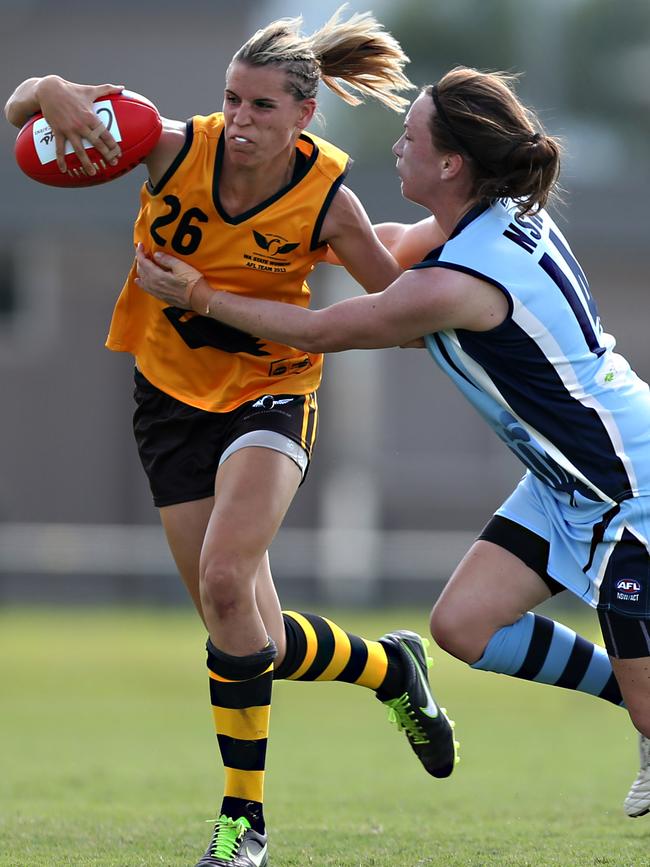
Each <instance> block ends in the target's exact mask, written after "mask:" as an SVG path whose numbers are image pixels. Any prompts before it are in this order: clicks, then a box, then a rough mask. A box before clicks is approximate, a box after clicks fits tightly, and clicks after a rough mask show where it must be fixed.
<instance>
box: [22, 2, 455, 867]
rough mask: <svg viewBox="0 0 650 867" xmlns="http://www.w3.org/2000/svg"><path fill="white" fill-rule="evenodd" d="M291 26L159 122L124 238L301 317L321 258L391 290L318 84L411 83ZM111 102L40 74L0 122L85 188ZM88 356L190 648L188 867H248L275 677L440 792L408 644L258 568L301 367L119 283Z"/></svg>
mask: <svg viewBox="0 0 650 867" xmlns="http://www.w3.org/2000/svg"><path fill="white" fill-rule="evenodd" d="M300 23H301V22H300V19H283V20H280V21H276V22H273V23H272V24H270V25H268V26H267V27H265V28H264V29H263V30H260V31H258V32H257V33H256V34H255V35H254V36H253V37H252V38H251V39H250V40H248V42H246V43H245V45H243V46H242V47H241V48H240V49H239V51H237V53H236V54H235V56H234V57H233V60H232V62H231V64H230V66H229V68H228V71H227V76H226V87H225V95H224V104H223V112H217V113H213V114H209V115H207V116H205V117H193V118H191V119H190V121H188V122H187V123H185V122H179V121H174V120H165V121H164V125H163V133H162V137H161V139H160V141H159V143H158V144H157V145H156V147H155V148H154V149H153V150H152V152H151V153H150V155H149V156H148V158H147V160H146V163H147V168H148V172H149V180H148V181H147V183H145V185H144V186H143V188H142V192H141V210H140V214H139V216H138V219H137V222H136V225H135V233H134V237H135V241H136V243H137V244H138V245H139V247H140V249H143V250H145V251H146V253H147V254H148V255H154V254H155V253H156V252H160V251H165V252H168V253H172V254H173V255H175V256H177V257H179V258H181V259H183V260H184V261H186V262H187V263H188V264H190V265H192V266H194V267H196V268H197V269H199V270H200V271H202V272H203V273H205V274H206V275H208V276H209V279H210V280H211V281H212V282H214V283H215V284H216V285H219V286H220V287H222V288H224V289H228V290H229V291H231V292H234V293H239V294H241V295H247V296H252V297H257V298H265V299H276V300H280V301H285V302H289V303H291V304H294V305H298V306H301V307H305V306H307V305H308V303H309V287H308V286H307V283H306V282H305V281H306V277H307V276H308V274H309V272H310V271H311V269H312V268H313V266H314V265H315V264H317V263H318V262H319V261H322V260H323V259H324V258H325V256H326V255H328V253H329V251H332V253H333V254H335V256H336V257H337V258H338V260H339V261H340V262H341V263H343V264H344V265H345V267H346V268H347V269H348V271H349V272H350V273H351V274H352V275H353V276H354V277H355V278H356V279H357V280H358V282H359V283H361V285H362V286H363V287H364V289H366V291H368V292H377V291H380V290H382V289H384V288H385V287H386V286H387V285H389V284H390V283H391V282H392V281H393V280H394V279H395V278H396V277H397V276H398V274H399V273H400V266H399V265H398V264H397V262H396V260H395V259H394V258H393V257H392V256H391V255H390V254H389V253H388V252H387V250H386V248H385V247H384V246H383V245H382V243H381V242H380V240H379V238H378V236H377V235H376V233H375V231H374V230H373V228H372V226H371V225H370V221H369V220H368V217H367V215H366V213H365V211H364V209H363V207H362V206H361V204H360V203H359V201H358V199H357V198H356V197H355V196H354V194H353V193H352V192H351V191H350V190H349V189H347V188H346V187H345V186H343V184H342V181H343V179H344V177H345V174H346V171H347V168H348V157H347V155H346V154H345V153H343V152H342V151H340V150H339V149H338V148H336V147H335V146H334V145H332V144H329V143H328V142H326V141H324V140H322V139H320V138H318V137H317V136H315V135H313V134H310V133H307V132H306V131H305V130H306V128H307V126H308V125H309V123H310V121H311V120H312V118H313V116H314V113H315V111H316V92H317V88H318V84H319V82H320V81H321V80H322V81H324V83H325V84H326V85H327V86H328V87H330V88H331V89H332V90H333V91H334V92H335V93H337V94H338V95H339V96H340V97H341V98H342V99H344V100H345V101H346V102H348V103H351V104H356V103H358V102H359V101H361V100H360V98H359V97H361V98H363V97H364V96H371V97H375V98H377V99H378V100H379V101H380V102H382V103H384V104H385V105H386V106H388V107H389V108H391V109H394V110H396V111H401V110H403V108H404V107H405V105H406V100H405V99H404V98H402V97H401V96H400V95H399V93H400V91H403V90H405V89H408V88H409V87H411V84H410V82H409V80H408V78H407V77H406V76H405V74H404V71H403V68H404V64H405V62H406V61H407V58H406V56H405V55H404V53H403V51H402V49H401V47H400V46H399V44H398V43H397V42H396V41H395V40H394V39H393V37H392V36H390V34H388V33H387V32H386V31H384V30H383V29H382V28H381V26H380V25H379V24H378V23H377V22H376V21H375V20H374V18H373V17H372V16H371V15H370V14H368V13H365V14H357V15H353V16H352V17H351V18H349V19H348V20H347V21H342V20H341V19H340V15H339V13H337V14H336V15H334V16H333V18H332V19H331V20H330V21H329V22H327V23H326V24H325V25H324V26H323V27H322V28H321V29H320V30H318V31H317V32H315V33H314V34H312V35H311V36H306V35H303V34H302V33H301V32H300ZM348 87H349V88H351V90H350V89H348ZM119 90H120V88H119V87H116V86H113V85H101V86H88V85H79V84H75V83H72V82H68V81H65V80H63V79H61V78H59V77H58V76H46V77H44V78H33V79H28V80H27V81H25V82H23V84H21V85H20V86H19V87H18V88H17V90H16V91H15V92H14V94H13V96H12V97H11V98H10V99H9V102H8V103H7V106H6V114H7V117H8V119H9V120H10V122H12V123H14V124H15V125H17V126H20V125H22V123H24V122H25V120H26V119H27V118H28V117H29V116H30V115H31V114H32V113H34V112H36V111H38V110H42V111H43V113H44V115H45V117H46V118H47V120H48V121H49V123H50V125H51V127H52V130H53V131H54V133H55V136H56V143H57V155H58V160H59V165H60V167H61V168H62V170H63V169H64V165H63V149H64V145H65V141H66V140H68V141H70V142H71V144H72V145H73V147H74V149H75V151H76V152H77V154H78V155H79V157H80V159H81V161H82V164H83V165H84V166H85V169H86V171H88V172H89V173H93V172H94V169H93V167H92V166H91V165H90V162H89V160H88V158H87V155H86V153H85V151H84V149H83V145H82V141H81V140H82V138H87V139H89V140H90V141H92V143H93V144H94V145H96V147H97V148H98V149H99V150H100V152H101V153H102V155H103V156H104V158H105V159H107V160H109V161H110V160H114V159H116V158H117V157H118V156H119V146H118V145H117V144H116V142H115V140H114V139H113V138H112V136H111V135H110V132H109V131H108V130H106V129H105V128H104V127H103V125H102V124H100V123H98V122H97V118H96V116H95V115H94V114H93V112H92V109H91V105H92V102H93V100H94V99H96V98H97V97H99V96H102V95H106V94H108V93H113V92H117V91H119ZM353 91H354V92H356V93H357V94H359V97H357V96H355V95H354V93H353ZM387 231H390V230H387ZM426 231H427V227H425V229H424V234H426ZM429 246H430V245H429ZM425 249H427V245H426V244H425V245H424V247H423V249H422V250H421V251H420V252H421V253H422V252H424V250H425ZM330 255H331V254H330ZM108 346H109V348H111V349H114V350H118V351H127V352H131V353H132V354H133V355H134V357H135V362H136V372H135V378H136V402H137V408H136V411H135V417H134V429H135V435H136V439H137V442H138V447H139V452H140V456H141V459H142V463H143V466H144V468H145V470H146V472H147V475H148V477H149V482H150V485H151V489H152V493H153V497H154V502H155V504H156V505H157V506H158V508H159V509H160V515H161V520H162V523H163V526H164V529H165V532H166V535H167V539H168V542H169V545H170V548H171V551H172V554H173V556H174V558H175V561H176V564H177V566H178V569H179V572H180V574H181V576H182V578H183V580H184V582H185V584H186V585H187V588H188V590H189V593H190V595H191V597H192V599H193V601H194V603H195V605H196V607H197V610H198V612H199V614H200V615H201V617H202V619H203V621H204V623H205V626H206V628H207V630H208V632H209V639H208V643H207V649H208V668H209V675H210V694H211V701H212V708H213V714H214V721H215V729H216V734H217V739H218V744H219V749H220V751H221V755H222V758H223V762H224V767H225V793H224V798H223V802H222V805H221V808H220V810H219V818H218V820H217V822H216V825H215V831H214V835H213V838H212V841H211V843H210V846H209V847H208V851H207V852H206V853H205V855H204V856H203V858H202V859H201V860H200V861H199V865H200V867H221V865H238V867H253V865H255V867H261V865H264V864H266V863H267V857H268V856H267V842H266V831H265V826H264V818H263V811H262V802H263V784H264V765H265V752H266V744H267V735H268V724H269V710H270V701H271V686H272V681H273V678H274V677H276V678H278V677H287V678H292V679H303V680H341V681H346V682H349V683H357V684H360V685H362V686H366V687H368V688H370V689H372V690H374V691H376V693H377V697H378V698H379V699H380V700H381V701H383V702H384V703H386V704H387V705H388V706H389V709H390V715H391V717H392V719H393V720H394V721H395V722H397V724H398V727H400V728H402V729H404V730H405V732H406V735H407V738H408V740H409V742H410V743H411V745H412V747H413V749H414V750H415V752H416V754H417V755H418V757H419V758H420V760H421V761H422V763H423V765H424V767H425V768H426V770H427V771H428V772H429V773H431V774H432V775H434V776H437V777H444V776H448V775H449V774H450V773H451V771H452V770H453V766H454V762H455V758H456V745H455V742H454V738H453V732H452V726H451V724H450V722H449V720H448V719H447V717H446V714H445V712H444V710H443V709H442V708H439V707H438V706H437V704H436V702H435V701H434V699H433V697H432V695H431V692H430V689H429V686H428V682H427V659H426V653H425V646H424V643H423V641H422V639H420V637H419V636H417V635H415V634H413V633H409V632H405V631H398V632H394V633H389V634H388V635H386V636H384V637H383V638H382V639H380V640H379V641H368V640H366V639H362V638H359V637H357V636H354V635H350V634H348V633H346V632H344V631H343V630H342V629H341V628H340V627H338V626H337V625H336V624H334V623H332V622H330V621H328V620H326V619H325V618H322V617H318V616H316V615H309V614H300V613H298V612H284V613H283V612H282V611H281V609H280V605H279V602H278V598H277V594H276V592H275V588H274V585H273V580H272V576H271V571H270V568H269V562H268V556H267V549H268V547H269V545H270V544H271V541H272V540H273V537H274V535H275V533H276V532H277V530H278V528H279V527H280V525H281V523H282V520H283V518H284V515H285V513H286V511H287V509H288V507H289V505H290V503H291V501H292V498H293V496H294V494H295V492H296V490H297V488H298V486H299V485H300V483H301V481H302V479H303V478H304V475H305V473H306V471H307V467H308V464H309V460H310V456H311V450H312V447H313V444H314V440H315V436H316V427H317V403H316V395H315V391H316V389H317V387H318V385H319V382H320V377H321V366H322V356H321V355H320V354H317V353H305V352H301V351H297V350H295V349H293V348H291V347H290V346H287V345H284V344H282V343H276V342H273V341H268V340H259V339H257V338H256V337H255V336H253V335H251V334H248V333H244V332H242V331H238V330H236V329H232V328H228V327H226V326H223V325H221V324H219V323H217V322H216V321H215V320H214V319H212V318H210V317H209V316H207V315H201V312H198V313H195V312H192V311H188V310H184V309H181V308H180V307H177V306H174V305H169V304H166V303H164V302H162V301H159V300H158V299H155V298H153V297H152V296H151V295H149V294H147V293H145V292H143V291H142V289H141V288H140V287H139V286H138V285H137V283H136V271H135V268H134V269H133V270H132V272H131V273H130V274H129V276H128V279H127V281H126V284H125V286H124V289H123V291H122V293H121V295H120V297H119V300H118V302H117V306H116V308H115V312H114V316H113V320H112V323H111V328H110V333H109V337H108ZM197 867H198V865H197Z"/></svg>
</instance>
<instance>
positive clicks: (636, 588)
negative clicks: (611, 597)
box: [616, 578, 641, 602]
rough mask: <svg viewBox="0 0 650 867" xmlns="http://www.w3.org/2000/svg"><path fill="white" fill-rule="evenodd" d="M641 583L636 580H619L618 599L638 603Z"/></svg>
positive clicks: (617, 587)
mask: <svg viewBox="0 0 650 867" xmlns="http://www.w3.org/2000/svg"><path fill="white" fill-rule="evenodd" d="M640 593H641V582H640V581H637V580H636V578H619V579H618V581H617V582H616V598H617V599H620V601H621V602H638V601H639V596H640Z"/></svg>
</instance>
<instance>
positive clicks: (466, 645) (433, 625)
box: [429, 601, 480, 662]
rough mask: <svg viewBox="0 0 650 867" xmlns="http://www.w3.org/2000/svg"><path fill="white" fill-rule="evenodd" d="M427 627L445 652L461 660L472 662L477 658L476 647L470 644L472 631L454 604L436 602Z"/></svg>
mask: <svg viewBox="0 0 650 867" xmlns="http://www.w3.org/2000/svg"><path fill="white" fill-rule="evenodd" d="M429 629H430V630H431V636H432V637H433V640H434V641H435V642H436V644H437V645H438V647H441V648H442V649H443V650H446V651H447V653H450V654H451V655H452V656H455V657H456V658H457V659H461V660H463V662H473V661H474V660H475V659H476V658H477V653H476V648H475V647H473V646H472V631H471V629H469V628H468V625H467V623H466V622H465V618H464V617H463V616H462V612H460V611H458V609H457V607H456V606H455V605H449V604H446V603H444V602H443V601H440V602H438V603H436V605H434V606H433V611H432V612H431V617H430V618H429ZM478 655H479V656H480V652H479V653H478Z"/></svg>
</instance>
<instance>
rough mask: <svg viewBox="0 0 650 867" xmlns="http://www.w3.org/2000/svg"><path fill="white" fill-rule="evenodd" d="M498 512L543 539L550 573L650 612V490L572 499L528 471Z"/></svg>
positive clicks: (631, 612) (582, 591)
mask: <svg viewBox="0 0 650 867" xmlns="http://www.w3.org/2000/svg"><path fill="white" fill-rule="evenodd" d="M562 496H564V495H562ZM496 514H497V515H501V516H503V517H505V518H508V519H509V520H510V521H513V522H514V523H516V524H519V525H521V526H523V527H526V528H527V529H528V530H530V531H531V532H533V533H535V534H536V535H537V536H540V537H541V538H542V539H544V540H545V541H546V542H547V543H548V562H547V567H546V568H547V572H548V575H549V576H550V577H551V578H553V579H554V580H555V581H557V582H558V583H559V584H561V585H562V586H563V587H566V588H567V589H568V590H570V591H571V592H572V593H575V595H576V596H579V597H580V599H582V600H583V601H584V602H587V603H588V604H589V605H591V606H592V607H594V608H598V610H599V611H601V612H612V613H614V614H616V615H623V616H625V617H631V618H635V619H643V620H645V619H648V618H650V554H649V544H648V540H649V539H650V496H644V497H634V498H631V499H629V500H624V501H623V502H622V503H618V504H615V505H613V506H612V505H611V504H606V503H592V502H590V501H587V500H584V499H582V500H580V502H579V503H577V504H571V502H570V501H569V499H568V497H567V499H566V500H565V501H563V500H562V499H560V498H559V497H558V495H557V493H555V492H553V491H552V490H551V489H550V488H548V487H547V486H546V485H544V484H543V483H542V482H540V481H539V479H537V478H536V477H535V476H533V475H532V474H531V473H526V475H525V476H524V477H523V479H522V480H521V482H520V483H519V485H518V486H517V487H516V488H515V490H514V491H513V493H512V494H511V495H510V496H509V497H508V499H507V500H506V501H505V503H504V504H503V505H502V506H501V508H500V509H499V510H498V511H497V513H496Z"/></svg>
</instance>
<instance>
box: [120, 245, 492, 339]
mask: <svg viewBox="0 0 650 867" xmlns="http://www.w3.org/2000/svg"><path fill="white" fill-rule="evenodd" d="M136 262H137V268H138V278H137V280H136V282H137V284H138V285H139V286H140V287H141V288H142V289H144V290H145V291H146V292H148V293H149V294H150V295H153V296H154V297H156V298H159V299H160V300H162V301H164V302H165V303H168V304H171V305H173V306H176V307H184V308H186V309H191V310H194V311H196V312H197V313H200V314H202V315H203V316H209V317H211V318H213V319H218V320H219V321H220V322H224V323H225V324H226V325H231V326H232V327H234V328H239V329H240V330H241V331H246V332H248V333H249V334H255V335H257V336H258V337H262V338H266V339H268V340H274V341H276V342H278V343H284V344H286V345H288V346H295V347H296V348H297V349H302V350H304V351H305V352H314V353H316V352H341V351H343V350H345V349H381V348H383V347H387V346H399V345H403V344H407V343H409V342H410V341H412V340H414V339H415V338H417V337H420V336H421V335H422V334H428V333H431V332H434V331H439V330H441V329H447V328H466V329H469V330H472V331H486V330H488V329H490V328H494V327H495V326H496V325H499V324H500V323H501V322H503V320H504V318H505V317H506V315H507V313H508V302H507V300H506V297H505V295H504V294H503V293H502V292H501V291H500V290H499V289H497V288H496V287H495V286H492V285H491V284H489V283H485V282H484V281H482V280H479V279H478V278H476V277H471V276H469V275H468V274H464V273H461V272H458V271H447V270H444V269H442V268H424V269H419V270H415V271H407V272H405V273H404V274H402V275H401V276H400V277H398V279H397V280H396V281H395V282H394V283H391V285H390V286H389V287H388V288H386V289H384V290H383V291H382V292H377V293H374V294H369V295H363V296H360V297H356V298H348V299H347V300H345V301H340V302H339V303H338V304H333V305H332V306H331V307H326V308H324V309H322V310H309V309H305V308H303V307H298V306H297V305H295V304H283V303H281V302H278V301H266V300H263V299H259V298H250V297H244V296H241V295H236V294H232V293H230V292H219V291H216V290H215V288H214V287H212V286H210V284H209V283H208V282H207V281H206V280H205V279H204V278H203V276H202V275H201V273H200V272H199V271H197V270H196V269H195V268H193V267H192V266H191V265H188V263H187V262H183V261H182V260H180V259H176V258H175V257H173V256H168V255H167V254H165V253H155V254H154V257H153V260H152V259H150V258H148V257H147V255H146V254H145V252H144V249H143V247H142V245H139V246H138V250H137V253H136Z"/></svg>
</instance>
